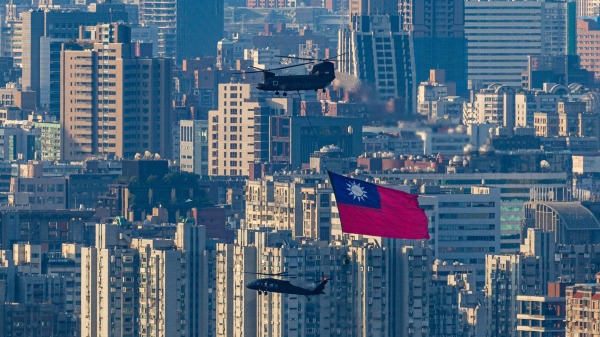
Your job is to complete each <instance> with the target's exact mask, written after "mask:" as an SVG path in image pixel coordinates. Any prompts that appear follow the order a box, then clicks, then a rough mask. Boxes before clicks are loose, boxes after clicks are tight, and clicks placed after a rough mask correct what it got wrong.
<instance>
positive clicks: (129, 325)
mask: <svg viewBox="0 0 600 337" xmlns="http://www.w3.org/2000/svg"><path fill="white" fill-rule="evenodd" d="M205 245H206V236H205V231H204V227H203V226H196V225H194V223H193V221H189V220H185V221H183V222H180V223H178V224H177V227H176V232H175V239H162V238H160V239H156V238H140V237H133V236H132V231H131V228H130V227H129V226H128V224H126V223H125V222H124V221H123V220H122V219H118V220H116V222H115V223H113V224H100V225H98V226H97V227H96V244H95V246H93V247H86V248H82V250H81V336H86V337H88V336H89V337H96V336H98V337H100V336H102V337H104V336H107V337H112V336H115V337H116V336H119V337H126V336H128V337H134V336H156V337H158V336H161V337H168V336H202V335H205V334H206V326H207V312H206V310H207V302H206V298H207V295H206V293H207V289H206V285H207V279H206V275H207V271H206V263H205V262H206V261H205V259H204V251H205Z"/></svg>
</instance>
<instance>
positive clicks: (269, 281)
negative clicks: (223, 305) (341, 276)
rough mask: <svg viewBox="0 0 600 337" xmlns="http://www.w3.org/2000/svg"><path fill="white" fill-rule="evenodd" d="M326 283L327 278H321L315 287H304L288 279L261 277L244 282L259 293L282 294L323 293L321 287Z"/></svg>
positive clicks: (305, 294) (306, 294) (307, 294)
mask: <svg viewBox="0 0 600 337" xmlns="http://www.w3.org/2000/svg"><path fill="white" fill-rule="evenodd" d="M326 283H327V280H323V281H321V283H320V284H319V285H318V286H317V287H316V288H315V289H306V288H302V287H298V286H295V285H293V284H291V283H290V281H285V280H280V279H276V278H261V279H256V280H254V281H252V282H250V283H248V284H246V288H248V289H252V290H257V291H258V292H259V294H261V293H265V294H267V293H269V292H273V293H282V294H294V295H302V296H311V295H320V294H324V292H323V288H324V287H325V284H326Z"/></svg>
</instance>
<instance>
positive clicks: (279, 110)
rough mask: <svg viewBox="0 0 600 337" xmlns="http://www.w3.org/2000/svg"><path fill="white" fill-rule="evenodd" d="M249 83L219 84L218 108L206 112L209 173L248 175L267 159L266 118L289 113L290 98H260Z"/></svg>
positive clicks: (267, 135)
mask: <svg viewBox="0 0 600 337" xmlns="http://www.w3.org/2000/svg"><path fill="white" fill-rule="evenodd" d="M260 97H261V94H260V93H257V92H256V90H255V89H254V88H252V86H251V85H250V84H243V83H227V84H220V85H219V109H218V110H211V111H209V113H208V127H209V128H208V133H209V148H208V158H209V163H208V171H209V173H208V174H209V175H212V176H215V175H220V176H230V175H231V176H237V175H248V174H249V168H250V164H252V163H255V162H259V163H260V162H265V161H268V160H269V130H270V129H269V117H270V116H272V115H291V114H292V113H293V111H294V107H295V105H296V104H297V103H298V102H297V101H296V100H294V99H292V98H267V99H264V98H260Z"/></svg>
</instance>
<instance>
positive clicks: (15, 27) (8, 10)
mask: <svg viewBox="0 0 600 337" xmlns="http://www.w3.org/2000/svg"><path fill="white" fill-rule="evenodd" d="M19 9H20V8H18V6H17V5H14V4H7V5H6V7H5V12H4V14H5V15H4V17H3V18H2V23H1V24H0V26H1V30H2V33H1V35H0V55H1V56H2V57H12V58H13V65H14V66H15V67H21V66H22V63H23V59H22V58H23V50H22V48H23V45H22V43H23V20H22V18H21V16H20V13H19Z"/></svg>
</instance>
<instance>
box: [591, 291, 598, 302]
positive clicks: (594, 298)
mask: <svg viewBox="0 0 600 337" xmlns="http://www.w3.org/2000/svg"><path fill="white" fill-rule="evenodd" d="M592 300H595V301H597V300H600V293H595V294H594V296H592Z"/></svg>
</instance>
